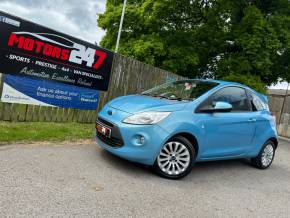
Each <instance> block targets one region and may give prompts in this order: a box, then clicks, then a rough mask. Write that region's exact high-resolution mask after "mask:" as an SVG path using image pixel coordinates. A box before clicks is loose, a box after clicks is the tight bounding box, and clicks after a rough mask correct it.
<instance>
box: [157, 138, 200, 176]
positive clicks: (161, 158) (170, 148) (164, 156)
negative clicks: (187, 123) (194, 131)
mask: <svg viewBox="0 0 290 218" xmlns="http://www.w3.org/2000/svg"><path fill="white" fill-rule="evenodd" d="M195 158H196V150H195V148H194V146H193V145H192V143H190V141H188V140H187V139H186V138H185V137H183V136H175V137H173V138H172V139H170V140H169V141H167V142H166V143H165V144H164V145H163V146H162V148H161V150H160V152H159V154H158V156H157V158H156V160H155V163H154V165H153V170H154V171H155V173H157V174H158V175H160V176H162V177H164V178H168V179H181V178H183V177H185V176H186V175H188V174H189V173H190V172H191V170H192V167H193V165H194V163H195Z"/></svg>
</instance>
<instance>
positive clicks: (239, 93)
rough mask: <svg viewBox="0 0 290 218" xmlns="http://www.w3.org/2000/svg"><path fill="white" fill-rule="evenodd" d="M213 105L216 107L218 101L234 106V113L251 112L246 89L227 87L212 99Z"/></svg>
mask: <svg viewBox="0 0 290 218" xmlns="http://www.w3.org/2000/svg"><path fill="white" fill-rule="evenodd" d="M211 99H212V104H213V105H214V104H215V102H217V101H224V102H228V103H230V104H231V105H232V106H233V110H232V111H250V110H251V109H250V108H249V102H248V98H247V94H246V91H245V89H243V88H239V87H226V88H223V89H221V90H219V91H217V92H216V93H214V94H213V95H212V97H211Z"/></svg>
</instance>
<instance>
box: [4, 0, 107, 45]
mask: <svg viewBox="0 0 290 218" xmlns="http://www.w3.org/2000/svg"><path fill="white" fill-rule="evenodd" d="M105 6H106V0H0V10H1V11H4V12H7V13H11V14H13V15H16V16H19V17H21V18H24V19H26V20H29V21H33V22H35V23H38V24H41V25H44V26H46V27H49V28H52V29H55V30H57V31H60V32H63V33H67V34H69V35H71V36H74V37H76V38H80V39H83V40H85V41H88V42H91V43H95V42H97V43H99V42H100V40H101V39H102V37H103V36H104V34H105V32H104V31H103V30H102V29H100V28H98V26H97V14H99V13H102V12H104V11H105Z"/></svg>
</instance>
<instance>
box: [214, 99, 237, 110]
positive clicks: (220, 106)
mask: <svg viewBox="0 0 290 218" xmlns="http://www.w3.org/2000/svg"><path fill="white" fill-rule="evenodd" d="M232 109H233V106H232V105H231V104H230V103H228V102H224V101H217V102H216V103H215V106H214V108H213V110H214V112H230V111H231V110H232Z"/></svg>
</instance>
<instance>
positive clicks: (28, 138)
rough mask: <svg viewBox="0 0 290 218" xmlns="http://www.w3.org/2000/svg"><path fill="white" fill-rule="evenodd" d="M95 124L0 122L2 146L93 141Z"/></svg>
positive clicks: (0, 142)
mask: <svg viewBox="0 0 290 218" xmlns="http://www.w3.org/2000/svg"><path fill="white" fill-rule="evenodd" d="M94 133H95V125H94V124H81V123H50V122H49V123H48V122H31V123H26V122H23V123H12V122H0V144H4V143H12V142H39V141H53V142H54V141H55V142H60V141H76V140H83V139H92V138H93V137H94Z"/></svg>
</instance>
